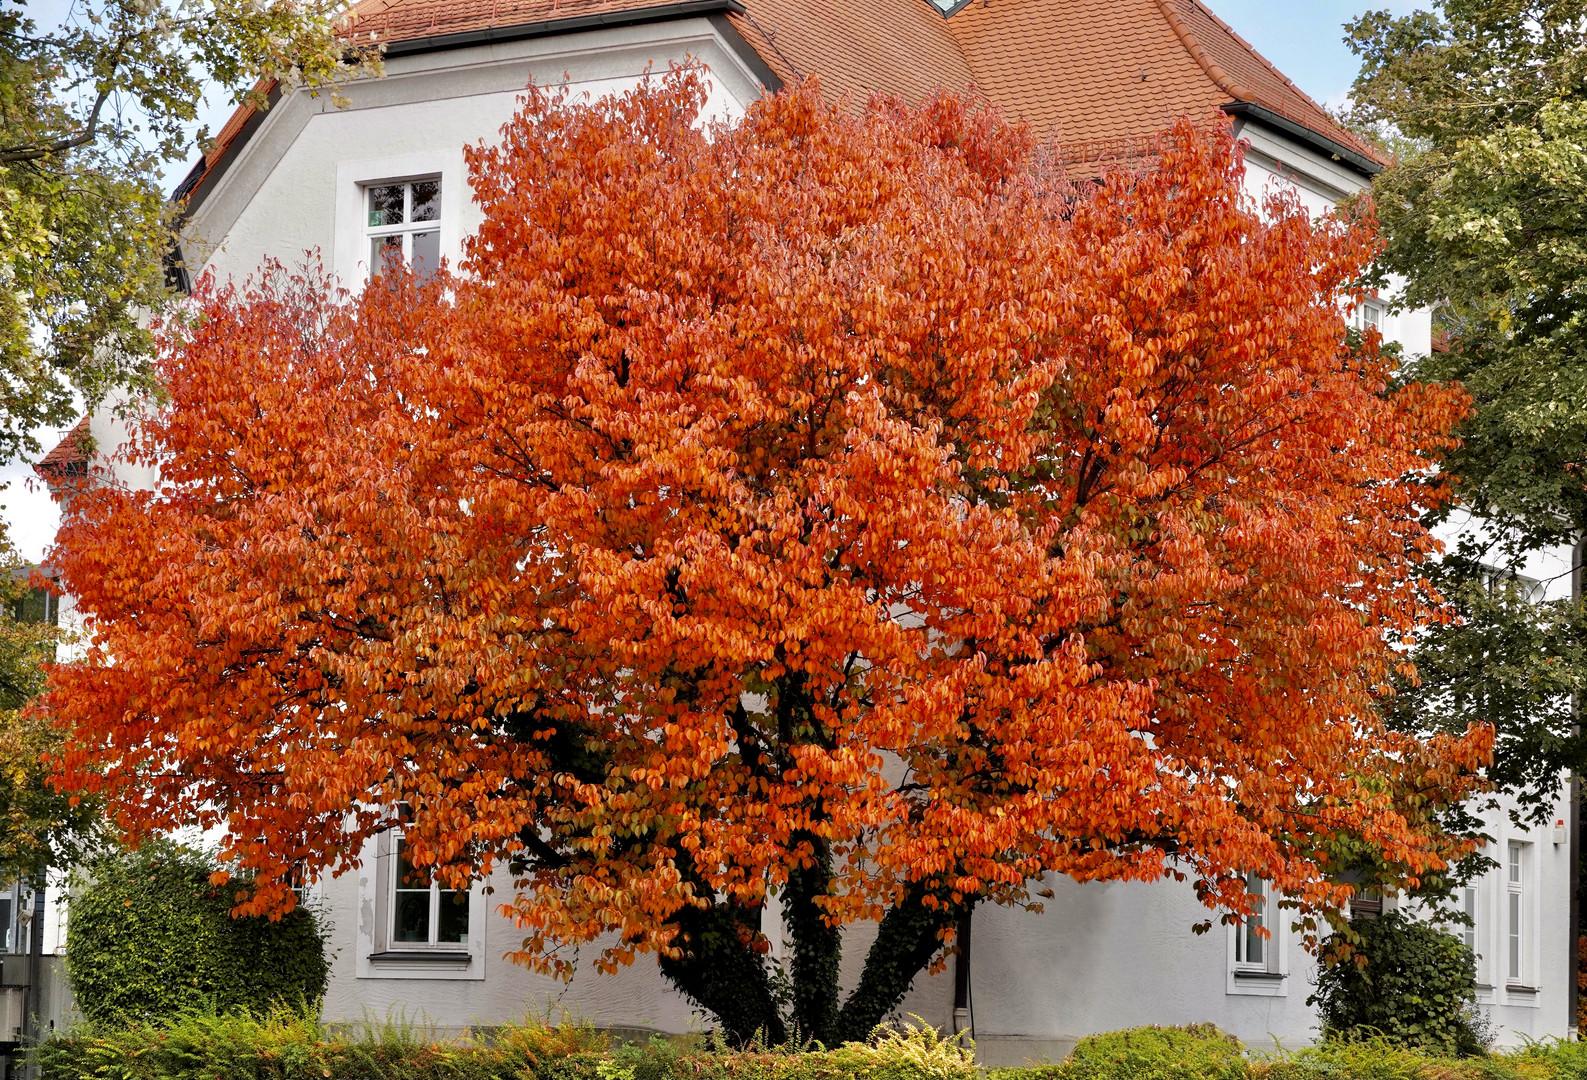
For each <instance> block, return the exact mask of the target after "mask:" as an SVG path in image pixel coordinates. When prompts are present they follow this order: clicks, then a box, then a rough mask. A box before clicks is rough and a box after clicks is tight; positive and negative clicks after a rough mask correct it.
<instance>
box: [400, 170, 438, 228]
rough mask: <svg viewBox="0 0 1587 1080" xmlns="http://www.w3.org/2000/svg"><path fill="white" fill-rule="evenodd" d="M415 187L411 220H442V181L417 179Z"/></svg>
mask: <svg viewBox="0 0 1587 1080" xmlns="http://www.w3.org/2000/svg"><path fill="white" fill-rule="evenodd" d="M412 187H413V214H412V216H411V217H409V219H408V220H410V221H440V220H441V181H439V180H415V181H414V182H413V184H412Z"/></svg>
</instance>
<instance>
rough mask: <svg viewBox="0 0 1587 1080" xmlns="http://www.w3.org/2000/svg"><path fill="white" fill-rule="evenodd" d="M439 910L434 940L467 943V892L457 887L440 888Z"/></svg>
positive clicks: (444, 942)
mask: <svg viewBox="0 0 1587 1080" xmlns="http://www.w3.org/2000/svg"><path fill="white" fill-rule="evenodd" d="M440 898H441V911H440V921H439V925H438V926H437V928H436V931H435V940H436V941H438V942H441V943H443V944H447V943H452V944H458V945H467V944H468V893H467V892H466V891H464V890H461V889H458V890H453V889H442V890H440Z"/></svg>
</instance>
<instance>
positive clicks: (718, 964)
mask: <svg viewBox="0 0 1587 1080" xmlns="http://www.w3.org/2000/svg"><path fill="white" fill-rule="evenodd" d="M759 916H760V909H759V908H744V907H738V906H737V905H728V904H712V905H711V906H710V907H708V908H706V909H705V910H704V911H701V910H699V909H698V908H686V909H685V910H683V911H681V912H679V913H678V918H677V921H678V925H679V927H680V929H681V933H680V934H679V935H678V939H677V945H678V946H679V948H681V949H683V950H684V955H683V956H681V957H678V958H676V959H673V958H669V957H662V959H661V973H662V974H663V975H664V976H666V977H667V979H669V980H670V981H671V982H672V983H673V985H675V986H676V987H677V988H678V989H679V990H681V991H683V993H684V994H686V995H687V996H688V997H689V998H690V1000H692V1001H694V1002H695V1003H696V1004H698V1005H699V1006H700V1007H701V1008H702V1009H705V1010H706V1011H707V1012H710V1013H712V1014H713V1015H715V1017H716V1019H717V1021H718V1022H719V1023H720V1024H721V1025H722V1034H723V1036H724V1037H725V1038H726V1039H727V1040H728V1042H729V1043H731V1044H733V1045H734V1046H743V1045H744V1044H746V1043H750V1042H754V1041H755V1040H757V1039H759V1040H762V1041H764V1042H767V1043H782V1042H786V1041H787V1039H788V1031H787V1029H786V1028H785V1027H783V1022H782V1018H781V1017H780V1016H779V1015H778V1013H777V1002H776V1000H775V999H774V998H773V997H772V992H771V979H770V978H769V977H768V975H767V971H766V965H765V963H764V962H763V960H762V958H761V955H760V953H759V952H757V951H756V950H755V949H754V948H752V947H751V944H750V942H751V940H752V935H753V934H754V933H756V932H758V931H759V930H760V926H759V925H758V923H759ZM752 920H753V921H752Z"/></svg>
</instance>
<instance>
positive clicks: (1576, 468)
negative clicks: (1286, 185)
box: [1347, 0, 1587, 819]
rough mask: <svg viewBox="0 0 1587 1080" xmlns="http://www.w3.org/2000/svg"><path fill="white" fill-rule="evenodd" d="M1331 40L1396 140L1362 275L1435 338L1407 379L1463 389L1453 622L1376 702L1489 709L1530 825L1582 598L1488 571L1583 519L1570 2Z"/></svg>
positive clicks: (1580, 54)
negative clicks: (1425, 316)
mask: <svg viewBox="0 0 1587 1080" xmlns="http://www.w3.org/2000/svg"><path fill="white" fill-rule="evenodd" d="M1347 40H1348V41H1349V42H1350V44H1351V45H1352V47H1353V48H1354V49H1355V50H1356V52H1357V53H1358V54H1359V55H1360V56H1361V58H1362V69H1361V74H1360V77H1359V78H1358V79H1357V81H1356V84H1355V88H1354V92H1353V93H1354V106H1353V113H1352V119H1354V120H1355V121H1357V122H1358V123H1361V124H1363V125H1367V126H1372V127H1376V128H1378V129H1380V130H1388V131H1392V132H1394V133H1395V134H1397V136H1398V137H1399V142H1398V146H1399V147H1400V149H1401V150H1402V156H1401V159H1400V161H1399V162H1398V163H1397V164H1396V165H1395V166H1394V167H1393V168H1391V169H1389V170H1387V171H1386V172H1384V173H1383V174H1382V175H1381V176H1380V177H1379V178H1378V180H1377V182H1376V184H1375V185H1374V194H1375V197H1376V202H1377V208H1378V214H1379V217H1380V220H1381V222H1382V226H1383V232H1384V237H1385V241H1386V245H1387V246H1386V249H1385V251H1384V254H1383V258H1382V262H1381V265H1380V274H1381V275H1382V276H1383V277H1384V278H1385V279H1386V278H1387V276H1388V275H1390V274H1397V275H1401V276H1402V277H1403V278H1404V280H1405V282H1406V285H1405V292H1404V296H1403V300H1404V302H1405V303H1406V304H1408V305H1410V306H1431V307H1434V308H1435V309H1436V312H1437V319H1438V328H1439V331H1440V333H1442V334H1444V335H1447V340H1448V342H1449V344H1450V348H1449V351H1447V352H1434V353H1433V354H1432V355H1431V356H1429V357H1428V358H1426V359H1423V360H1419V361H1417V362H1416V363H1415V364H1414V369H1413V374H1414V375H1415V376H1416V377H1418V378H1422V379H1428V380H1433V381H1450V380H1459V381H1461V382H1462V383H1464V384H1465V385H1466V386H1467V388H1468V389H1469V390H1470V391H1471V393H1472V394H1473V396H1474V399H1475V403H1476V410H1475V413H1474V415H1473V416H1472V418H1471V420H1470V421H1469V423H1468V424H1467V425H1466V428H1465V430H1464V432H1463V435H1464V440H1465V441H1464V445H1463V446H1462V447H1461V448H1460V449H1459V450H1457V451H1456V452H1455V453H1453V454H1452V455H1450V456H1449V458H1448V459H1447V460H1446V463H1445V468H1446V471H1447V472H1448V474H1449V475H1450V476H1451V477H1453V478H1455V484H1456V487H1455V490H1456V492H1457V494H1458V497H1459V503H1460V506H1461V507H1463V508H1464V509H1466V510H1469V511H1471V512H1473V513H1475V514H1477V515H1479V516H1480V517H1481V518H1483V519H1485V522H1486V524H1485V526H1484V528H1483V530H1482V531H1481V534H1480V536H1478V535H1475V534H1474V535H1473V537H1472V538H1471V539H1470V540H1468V541H1467V542H1465V543H1464V544H1463V545H1462V546H1461V548H1460V550H1458V551H1455V552H1453V553H1452V556H1451V557H1450V558H1448V559H1446V560H1445V563H1444V565H1443V566H1442V567H1440V568H1439V569H1438V571H1437V574H1436V577H1435V580H1434V582H1433V584H1434V585H1435V587H1436V588H1437V589H1438V590H1439V591H1440V592H1441V593H1442V594H1443V595H1445V596H1446V597H1447V598H1449V599H1450V600H1451V601H1452V602H1453V604H1454V607H1455V610H1456V611H1457V612H1458V614H1459V616H1460V618H1459V619H1458V620H1457V621H1455V622H1453V623H1451V624H1448V625H1443V626H1435V627H1431V628H1429V629H1428V630H1427V631H1426V632H1425V633H1423V634H1422V635H1421V637H1420V640H1419V641H1418V643H1417V651H1416V658H1417V667H1418V669H1419V673H1420V677H1421V681H1420V685H1414V686H1413V685H1410V684H1407V685H1405V686H1403V687H1402V688H1401V690H1402V693H1401V694H1400V696H1399V698H1398V699H1397V700H1396V701H1395V703H1394V704H1393V705H1392V706H1391V709H1392V711H1393V713H1394V715H1395V718H1396V720H1397V722H1398V723H1400V724H1401V725H1402V726H1408V727H1415V728H1422V729H1425V728H1436V727H1443V728H1447V729H1450V730H1463V729H1464V727H1465V725H1466V723H1467V722H1468V721H1469V720H1488V721H1491V722H1492V723H1494V725H1495V727H1496V729H1497V745H1496V761H1495V764H1494V767H1493V770H1492V776H1493V778H1494V779H1495V780H1496V781H1497V782H1498V784H1499V785H1500V786H1501V788H1503V789H1504V790H1506V791H1509V792H1511V793H1513V794H1515V795H1517V796H1519V797H1520V799H1521V801H1522V805H1523V808H1524V810H1525V811H1526V812H1527V813H1528V814H1529V815H1530V816H1531V817H1533V818H1535V819H1541V818H1543V817H1545V816H1547V815H1549V814H1550V813H1551V812H1552V811H1553V808H1554V805H1555V800H1556V799H1557V797H1558V778H1559V774H1560V770H1562V769H1564V770H1569V771H1571V772H1572V773H1580V772H1581V771H1582V770H1583V769H1587V741H1584V740H1583V739H1581V738H1580V737H1579V736H1578V735H1576V734H1575V733H1574V730H1573V726H1574V722H1575V718H1574V716H1573V714H1572V710H1571V696H1572V694H1575V693H1580V692H1581V691H1582V690H1584V689H1587V614H1584V612H1583V610H1582V607H1581V605H1580V604H1579V603H1578V602H1576V601H1574V600H1570V599H1557V600H1554V601H1550V602H1538V601H1537V600H1535V599H1534V598H1532V597H1530V596H1528V595H1527V592H1526V590H1524V589H1521V588H1518V587H1516V585H1517V583H1516V582H1515V580H1514V579H1513V578H1512V577H1509V576H1508V575H1507V573H1506V571H1509V570H1513V569H1514V568H1516V567H1518V566H1519V565H1520V563H1521V561H1522V559H1523V558H1524V557H1525V555H1526V554H1527V553H1528V552H1531V551H1537V550H1540V549H1542V548H1545V547H1549V546H1553V545H1560V544H1572V543H1574V542H1575V541H1576V539H1577V538H1578V537H1579V536H1580V535H1582V533H1583V532H1584V530H1587V485H1584V483H1583V479H1584V473H1583V469H1584V467H1587V363H1584V362H1583V361H1584V360H1587V288H1584V287H1583V286H1584V284H1587V282H1584V278H1587V3H1583V2H1582V0H1442V2H1441V3H1438V4H1436V5H1435V9H1434V10H1433V11H1423V12H1416V13H1414V14H1411V15H1406V16H1401V17H1392V16H1390V14H1389V13H1388V12H1384V11H1378V12H1371V13H1368V14H1366V15H1363V16H1361V17H1360V18H1359V19H1357V20H1356V21H1355V22H1353V23H1352V24H1350V26H1349V27H1348V38H1347ZM1560 591H1563V590H1556V593H1557V592H1560Z"/></svg>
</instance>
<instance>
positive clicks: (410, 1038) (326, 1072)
mask: <svg viewBox="0 0 1587 1080" xmlns="http://www.w3.org/2000/svg"><path fill="white" fill-rule="evenodd" d="M34 1054H35V1059H36V1061H37V1063H38V1065H39V1067H40V1073H39V1076H40V1080H90V1078H92V1080H1587V1046H1584V1045H1583V1044H1581V1043H1549V1044H1535V1045H1532V1046H1529V1047H1526V1048H1525V1049H1522V1050H1517V1051H1513V1052H1507V1053H1498V1054H1482V1055H1478V1056H1474V1057H1466V1058H1447V1057H1437V1056H1434V1055H1431V1054H1428V1053H1425V1052H1423V1051H1418V1050H1411V1049H1407V1048H1403V1047H1395V1046H1392V1045H1390V1044H1389V1043H1387V1042H1386V1041H1385V1040H1383V1039H1381V1038H1380V1039H1376V1040H1363V1041H1357V1042H1340V1041H1334V1042H1328V1043H1324V1044H1322V1045H1319V1046H1316V1047H1312V1048H1310V1049H1306V1050H1298V1051H1294V1052H1273V1053H1269V1054H1252V1053H1250V1052H1248V1051H1246V1049H1245V1048H1244V1047H1242V1046H1241V1045H1240V1043H1239V1042H1238V1041H1237V1040H1235V1039H1233V1038H1232V1037H1230V1036H1228V1035H1226V1034H1224V1033H1223V1032H1221V1031H1219V1030H1218V1029H1217V1028H1215V1027H1212V1026H1211V1025H1197V1026H1194V1027H1190V1028H1135V1029H1132V1030H1130V1031H1122V1032H1111V1033H1109V1034H1105V1035H1094V1036H1090V1037H1088V1038H1085V1039H1082V1040H1080V1043H1079V1045H1078V1046H1076V1047H1075V1051H1074V1053H1073V1054H1072V1055H1071V1056H1070V1057H1069V1058H1067V1059H1065V1060H1064V1061H1063V1062H1062V1063H1058V1064H1048V1065H1036V1066H1031V1067H1025V1068H1015V1069H992V1070H983V1069H980V1068H978V1067H977V1066H976V1065H975V1064H974V1061H973V1058H972V1055H971V1052H970V1051H969V1050H967V1049H966V1048H964V1047H961V1046H958V1045H957V1044H955V1043H953V1042H951V1041H949V1040H945V1039H943V1038H942V1037H940V1036H939V1035H938V1034H937V1033H936V1032H934V1031H932V1030H931V1029H929V1028H913V1029H906V1030H904V1031H884V1032H878V1035H877V1036H876V1037H875V1038H874V1039H872V1040H871V1041H870V1042H868V1043H848V1044H845V1045H843V1046H841V1047H837V1048H836V1049H832V1050H823V1049H820V1048H819V1047H817V1048H809V1049H806V1050H803V1051H797V1050H779V1049H760V1050H754V1049H752V1050H727V1049H725V1048H723V1047H721V1046H720V1045H712V1043H711V1040H710V1039H708V1038H705V1037H692V1038H677V1039H667V1038H660V1037H658V1038H656V1039H652V1040H651V1041H650V1042H649V1043H644V1044H636V1045H627V1046H613V1045H611V1044H610V1043H609V1042H608V1041H607V1039H606V1038H605V1037H604V1036H603V1035H601V1034H600V1033H598V1032H596V1031H594V1030H593V1029H592V1028H589V1027H587V1026H580V1025H577V1024H572V1023H561V1024H545V1023H540V1022H533V1021H531V1022H528V1023H523V1024H515V1025H508V1026H505V1027H500V1028H492V1029H484V1030H480V1031H477V1032H473V1033H470V1034H469V1035H467V1036H465V1037H464V1038H462V1039H459V1040H456V1041H447V1040H441V1039H437V1038H435V1037H434V1036H433V1034H431V1033H429V1032H426V1031H424V1030H423V1029H421V1028H418V1027H415V1026H413V1025H410V1024H402V1023H396V1024H363V1025H358V1026H356V1027H355V1028H354V1029H353V1030H346V1029H342V1028H337V1027H327V1026H326V1025H323V1024H321V1023H320V1022H319V1021H317V1020H315V1019H313V1018H311V1017H307V1016H304V1015H301V1014H294V1013H292V1012H289V1011H284V1010H280V1009H278V1010H275V1011H273V1012H271V1013H269V1014H267V1015H265V1016H262V1017H254V1016H251V1015H249V1014H246V1013H233V1014H215V1013H208V1014H189V1015H187V1016H184V1017H182V1018H180V1019H177V1020H174V1021H170V1022H166V1023H132V1024H128V1025H125V1026H121V1027H115V1028H107V1027H102V1026H95V1025H88V1026H84V1027H80V1028H77V1029H74V1030H73V1031H70V1032H67V1033H65V1034H63V1035H60V1036H57V1037H56V1038H53V1039H51V1040H50V1041H49V1042H46V1043H44V1044H43V1045H41V1046H39V1047H37V1048H36V1049H35V1050H34Z"/></svg>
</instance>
